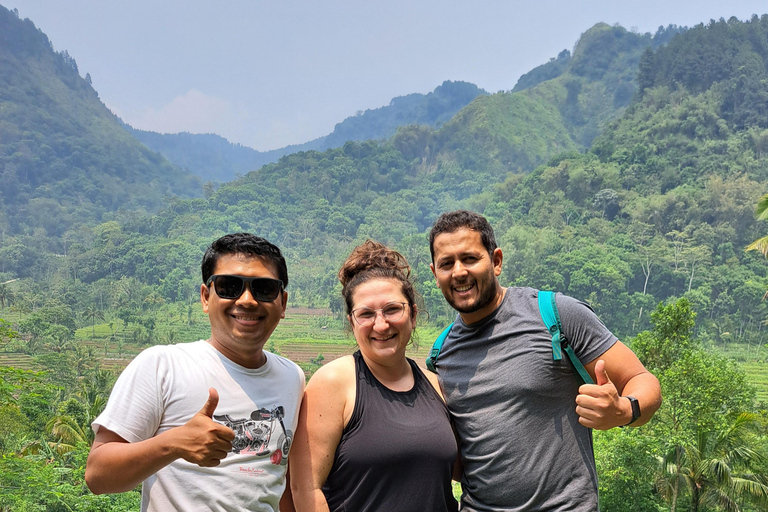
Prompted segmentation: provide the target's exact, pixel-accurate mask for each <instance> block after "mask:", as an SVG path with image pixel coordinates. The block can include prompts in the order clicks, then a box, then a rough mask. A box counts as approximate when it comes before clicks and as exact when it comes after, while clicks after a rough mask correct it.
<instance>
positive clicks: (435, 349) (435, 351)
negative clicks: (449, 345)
mask: <svg viewBox="0 0 768 512" xmlns="http://www.w3.org/2000/svg"><path fill="white" fill-rule="evenodd" d="M452 327H453V322H451V325H449V326H448V327H446V328H445V330H444V331H443V332H441V333H440V336H438V337H437V339H436V340H435V343H433V344H432V350H430V351H429V357H427V369H428V370H429V371H431V372H432V373H437V367H436V366H435V365H436V364H437V356H439V355H440V351H441V350H442V349H443V343H445V338H447V337H448V333H449V332H451V328H452Z"/></svg>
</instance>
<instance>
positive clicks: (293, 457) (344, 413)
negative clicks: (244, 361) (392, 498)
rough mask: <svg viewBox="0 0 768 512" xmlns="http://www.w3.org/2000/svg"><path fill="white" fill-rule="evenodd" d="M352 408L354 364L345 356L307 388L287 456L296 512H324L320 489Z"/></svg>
mask: <svg viewBox="0 0 768 512" xmlns="http://www.w3.org/2000/svg"><path fill="white" fill-rule="evenodd" d="M354 404H355V362H354V359H353V358H352V356H346V357H343V358H341V359H337V360H335V361H332V362H330V363H328V364H327V365H325V366H323V367H322V368H320V369H319V370H318V371H317V372H315V374H314V375H313V376H312V378H311V379H310V380H309V383H308V384H307V389H306V390H305V391H304V400H303V401H302V402H301V410H300V412H299V424H298V426H297V427H296V435H295V436H294V440H293V446H292V447H291V453H290V464H289V466H288V467H289V470H290V485H291V493H292V494H293V503H294V506H295V507H296V510H297V512H316V511H318V512H319V511H322V512H327V511H328V503H326V501H325V495H324V494H323V491H322V487H323V484H324V483H325V480H326V479H327V478H328V474H329V473H330V471H331V467H332V466H333V460H334V456H335V454H336V448H337V447H338V445H339V441H340V440H341V433H342V431H343V430H344V426H345V425H346V424H347V422H348V421H349V418H350V417H351V416H352V409H353V408H354Z"/></svg>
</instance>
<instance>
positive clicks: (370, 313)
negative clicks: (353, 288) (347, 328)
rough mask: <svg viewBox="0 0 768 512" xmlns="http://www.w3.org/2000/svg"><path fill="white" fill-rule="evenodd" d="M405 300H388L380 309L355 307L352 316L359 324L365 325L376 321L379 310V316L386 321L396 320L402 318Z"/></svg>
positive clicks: (405, 304) (406, 304)
mask: <svg viewBox="0 0 768 512" xmlns="http://www.w3.org/2000/svg"><path fill="white" fill-rule="evenodd" d="M406 306H408V303H407V302H390V303H389V304H386V305H385V306H384V307H383V308H381V309H371V308H357V309H353V310H352V318H354V319H355V321H356V322H357V323H358V324H359V325H360V326H361V327H367V326H369V325H372V324H373V323H374V322H375V321H376V314H377V313H378V312H379V311H381V316H383V317H384V320H386V321H387V322H397V321H398V320H400V319H401V318H403V313H405V308H406Z"/></svg>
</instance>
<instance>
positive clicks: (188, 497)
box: [93, 341, 304, 512]
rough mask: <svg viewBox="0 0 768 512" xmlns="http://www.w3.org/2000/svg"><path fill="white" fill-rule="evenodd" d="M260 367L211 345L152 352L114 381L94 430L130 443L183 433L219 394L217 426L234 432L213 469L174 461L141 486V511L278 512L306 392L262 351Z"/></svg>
mask: <svg viewBox="0 0 768 512" xmlns="http://www.w3.org/2000/svg"><path fill="white" fill-rule="evenodd" d="M265 354H266V355H267V362H266V364H265V365H264V366H262V367H261V368H257V369H249V368H244V367H242V366H240V365H238V364H235V363H233V362H232V361H230V360H229V359H227V358H226V357H224V356H223V355H222V354H221V353H219V352H218V351H217V350H216V349H215V348H213V346H211V345H210V344H209V343H208V342H206V341H197V342H194V343H182V344H178V345H170V346H156V347H151V348H148V349H147V350H145V351H143V352H142V353H141V354H139V355H138V356H137V357H136V358H135V359H134V360H133V361H132V362H131V364H129V365H128V367H127V368H126V369H125V370H124V371H123V373H122V374H121V375H120V378H118V380H117V382H116V383H115V387H114V388H113V390H112V394H111V395H110V397H109V402H108V403H107V407H106V408H105V409H104V412H103V413H102V414H101V415H99V417H98V418H96V420H95V421H94V422H93V430H94V432H98V429H99V427H100V426H103V427H104V428H107V429H109V430H111V431H113V432H115V433H116V434H118V435H119V436H121V437H122V438H124V439H125V440H127V441H128V442H131V443H134V442H138V441H143V440H145V439H149V438H151V437H154V436H156V435H158V434H160V433H162V432H164V431H166V430H168V429H171V428H174V427H179V426H181V425H183V424H185V423H186V422H187V421H189V419H190V418H192V416H194V414H195V413H197V412H198V411H199V410H200V409H202V407H203V405H204V404H205V402H206V400H208V388H210V387H213V388H216V390H217V391H218V393H219V404H218V407H217V408H216V411H215V412H214V420H216V421H218V422H219V423H222V424H224V425H227V426H229V427H230V428H232V429H233V430H234V431H235V434H236V439H235V441H234V442H233V447H232V451H231V452H230V453H229V454H227V457H226V458H224V459H223V460H222V461H221V464H220V465H219V466H217V467H213V468H202V467H200V466H198V465H196V464H192V463H189V462H187V461H185V460H184V459H177V460H175V461H174V462H172V463H171V464H169V465H168V466H166V467H165V468H163V469H161V470H160V471H158V472H157V473H156V474H155V475H153V476H151V477H149V478H148V479H147V480H145V481H144V483H143V486H142V500H141V502H142V503H141V510H142V511H162V512H165V511H169V510H183V511H194V510H216V511H230V510H231V511H242V510H249V511H265V512H274V511H276V510H278V502H279V501H280V497H281V496H282V494H283V490H284V488H285V472H286V464H287V455H288V449H289V448H290V444H291V442H292V440H293V432H295V430H296V423H297V421H298V414H299V406H300V404H301V398H302V396H303V394H304V373H303V372H302V370H301V368H299V367H298V366H297V365H296V364H295V363H293V362H292V361H289V360H288V359H285V358H283V357H280V356H277V355H275V354H272V353H269V352H266V351H265Z"/></svg>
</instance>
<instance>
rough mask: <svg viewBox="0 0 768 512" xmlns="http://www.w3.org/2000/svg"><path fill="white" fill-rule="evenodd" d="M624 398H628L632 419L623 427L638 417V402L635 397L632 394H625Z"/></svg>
mask: <svg viewBox="0 0 768 512" xmlns="http://www.w3.org/2000/svg"><path fill="white" fill-rule="evenodd" d="M624 398H627V399H628V400H629V404H630V406H631V407H632V419H631V420H630V421H629V423H627V424H626V425H624V426H625V427H626V426H627V425H631V424H633V423H634V422H635V421H636V420H637V419H638V418H639V417H640V403H639V402H638V401H637V398H635V397H633V396H629V395H627V396H625V397H624Z"/></svg>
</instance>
